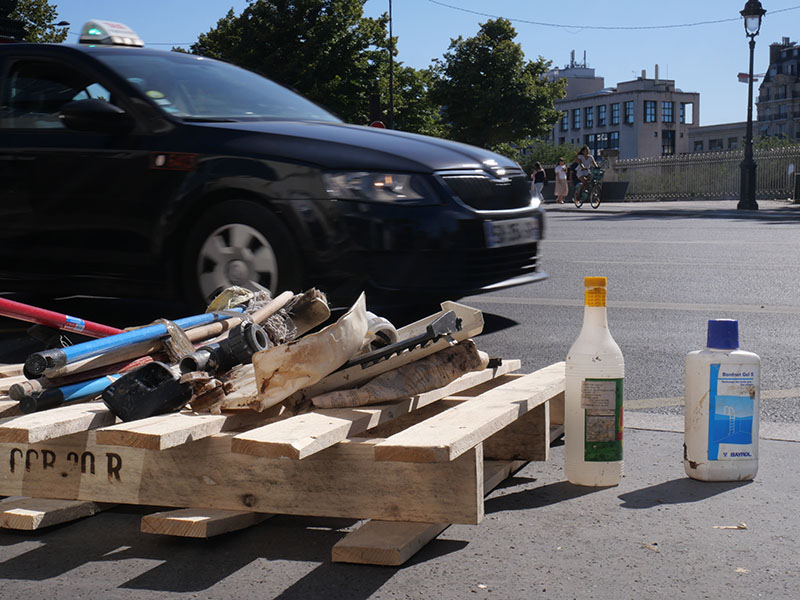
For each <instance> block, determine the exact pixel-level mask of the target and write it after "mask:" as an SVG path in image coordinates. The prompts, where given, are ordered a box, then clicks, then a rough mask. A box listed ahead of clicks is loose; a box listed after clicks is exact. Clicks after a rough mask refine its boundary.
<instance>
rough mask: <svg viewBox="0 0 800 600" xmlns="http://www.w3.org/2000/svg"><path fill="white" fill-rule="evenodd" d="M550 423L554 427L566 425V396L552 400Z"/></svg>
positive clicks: (560, 395) (559, 396)
mask: <svg viewBox="0 0 800 600" xmlns="http://www.w3.org/2000/svg"><path fill="white" fill-rule="evenodd" d="M550 423H551V424H552V425H563V424H564V394H559V395H558V396H556V397H555V398H552V399H551V400H550Z"/></svg>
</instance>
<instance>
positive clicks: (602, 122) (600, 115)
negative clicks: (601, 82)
mask: <svg viewBox="0 0 800 600" xmlns="http://www.w3.org/2000/svg"><path fill="white" fill-rule="evenodd" d="M597 126H598V127H605V126H606V105H605V104H600V105H599V106H598V107H597Z"/></svg>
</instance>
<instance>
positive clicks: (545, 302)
mask: <svg viewBox="0 0 800 600" xmlns="http://www.w3.org/2000/svg"><path fill="white" fill-rule="evenodd" d="M462 301H463V302H470V303H474V304H481V303H483V304H515V305H522V306H562V307H566V306H583V300H577V299H572V298H569V299H566V298H518V297H512V296H468V297H466V298H462ZM608 307H609V308H633V309H641V310H685V311H701V312H720V311H727V312H740V313H742V312H744V313H765V314H777V315H800V306H770V305H766V304H692V303H686V304H679V303H677V302H626V301H613V300H611V301H609V302H608Z"/></svg>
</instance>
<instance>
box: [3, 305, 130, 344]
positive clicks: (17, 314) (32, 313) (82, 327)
mask: <svg viewBox="0 0 800 600" xmlns="http://www.w3.org/2000/svg"><path fill="white" fill-rule="evenodd" d="M0 315H2V316H4V317H12V318H14V319H19V320H20V321H27V322H28V323H36V324H38V325H45V326H47V327H54V328H56V329H61V330H64V331H74V332H75V333H80V334H83V335H87V336H89V337H93V338H102V337H107V336H109V335H116V334H118V333H122V329H117V328H116V327H109V326H108V325H103V324H101V323H95V322H94V321H86V320H84V319H79V318H78V317H72V316H70V315H65V314H62V313H58V312H55V311H52V310H47V309H45V308H37V307H36V306H30V305H29V304H23V303H22V302H16V301H14V300H9V299H8V298H0Z"/></svg>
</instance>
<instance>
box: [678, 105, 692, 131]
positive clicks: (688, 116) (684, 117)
mask: <svg viewBox="0 0 800 600" xmlns="http://www.w3.org/2000/svg"><path fill="white" fill-rule="evenodd" d="M679 118H680V122H681V123H689V124H690V125H691V124H693V123H694V104H693V103H692V102H681V107H680V117H679Z"/></svg>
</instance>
